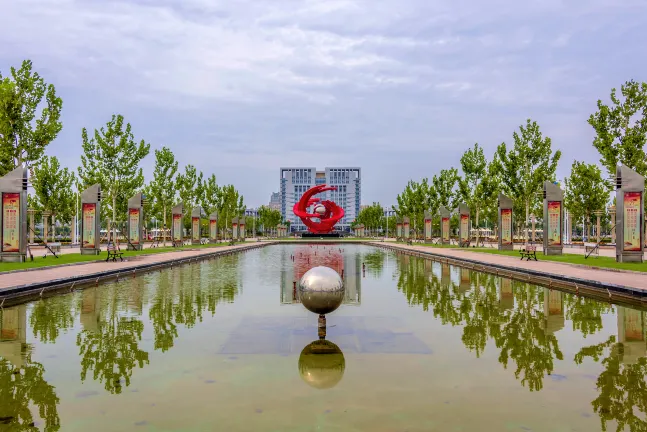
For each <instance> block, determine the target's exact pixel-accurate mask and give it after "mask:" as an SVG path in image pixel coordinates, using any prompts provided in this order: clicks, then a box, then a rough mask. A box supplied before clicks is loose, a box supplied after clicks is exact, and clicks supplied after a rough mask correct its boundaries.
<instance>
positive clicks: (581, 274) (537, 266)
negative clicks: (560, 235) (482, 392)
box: [376, 243, 647, 290]
mask: <svg viewBox="0 0 647 432" xmlns="http://www.w3.org/2000/svg"><path fill="white" fill-rule="evenodd" d="M381 244H382V245H383V244H384V243H381ZM376 245H380V243H377V244H376ZM389 246H392V247H398V248H402V249H408V250H415V251H420V252H429V253H433V254H436V255H442V256H447V257H451V258H459V259H460V258H462V259H470V260H475V261H479V262H482V263H483V264H484V265H487V264H494V265H502V266H507V267H515V268H519V269H525V270H533V271H540V272H542V273H546V274H547V275H550V274H553V275H559V276H566V277H573V278H579V279H587V280H594V281H599V282H603V283H607V284H614V285H619V286H622V287H627V288H639V289H643V290H647V273H638V272H631V273H630V272H618V271H613V270H604V269H596V268H592V267H583V266H577V265H571V264H563V263H558V262H554V261H542V260H541V259H540V260H539V261H521V260H520V259H519V258H515V257H511V256H506V255H494V254H489V253H483V252H472V251H469V252H468V251H466V250H460V249H444V248H433V247H428V246H406V245H401V244H391V245H389Z"/></svg>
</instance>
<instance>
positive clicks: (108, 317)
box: [76, 288, 149, 394]
mask: <svg viewBox="0 0 647 432" xmlns="http://www.w3.org/2000/svg"><path fill="white" fill-rule="evenodd" d="M122 289H123V288H122ZM119 291H120V289H114V288H113V289H105V290H103V289H98V288H91V289H89V290H86V291H84V292H83V301H84V303H83V305H82V308H81V310H82V316H83V315H85V320H83V319H82V322H83V323H84V328H83V330H81V332H80V333H79V334H78V335H77V338H76V344H77V346H78V347H79V356H80V357H81V381H82V382H83V381H85V379H86V378H87V375H88V372H92V378H93V379H94V380H95V381H99V382H101V383H103V384H104V387H105V389H106V391H108V392H110V393H116V394H119V393H121V392H122V389H123V386H124V385H125V386H128V385H130V378H131V376H132V373H133V369H134V368H135V367H139V368H143V367H144V365H146V364H148V363H149V360H148V352H146V351H144V350H142V349H140V348H139V342H140V341H141V338H142V332H143V331H144V323H143V322H142V321H141V320H140V319H137V318H136V317H130V316H123V315H122V313H121V311H124V310H125V311H128V310H129V303H130V299H131V298H132V294H131V293H132V291H128V295H126V296H124V295H119ZM136 309H139V308H136ZM84 312H85V313H84ZM86 323H87V326H86V325H85V324H86Z"/></svg>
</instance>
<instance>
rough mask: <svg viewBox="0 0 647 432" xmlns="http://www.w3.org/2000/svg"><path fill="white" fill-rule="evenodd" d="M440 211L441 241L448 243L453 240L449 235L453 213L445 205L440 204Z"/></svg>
mask: <svg viewBox="0 0 647 432" xmlns="http://www.w3.org/2000/svg"><path fill="white" fill-rule="evenodd" d="M438 213H439V214H440V243H441V244H447V245H448V244H449V243H450V240H451V239H450V237H449V219H450V217H451V213H450V211H449V210H447V208H446V207H445V206H440V208H439V209H438Z"/></svg>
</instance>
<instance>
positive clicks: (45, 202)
mask: <svg viewBox="0 0 647 432" xmlns="http://www.w3.org/2000/svg"><path fill="white" fill-rule="evenodd" d="M32 171H33V175H32V176H31V184H32V187H33V188H34V199H33V201H32V204H33V205H34V208H35V209H36V210H37V211H38V212H39V213H42V212H43V211H48V212H51V214H52V219H55V218H56V219H58V220H59V221H61V222H64V223H70V222H71V221H72V217H73V215H74V212H75V209H76V193H75V190H74V185H75V184H76V177H75V176H74V173H73V172H71V171H70V170H69V169H67V168H61V164H60V163H59V161H58V158H57V157H56V156H51V157H49V156H43V158H42V159H41V161H40V163H39V164H38V165H37V166H35V167H34V168H33V170H32ZM52 225H53V224H52ZM52 234H54V229H52Z"/></svg>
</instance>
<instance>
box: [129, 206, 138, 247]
mask: <svg viewBox="0 0 647 432" xmlns="http://www.w3.org/2000/svg"><path fill="white" fill-rule="evenodd" d="M128 218H129V219H128V220H129V222H130V224H129V226H130V242H131V243H132V244H134V245H136V244H139V241H140V239H139V209H137V208H131V209H128Z"/></svg>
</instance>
